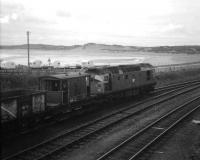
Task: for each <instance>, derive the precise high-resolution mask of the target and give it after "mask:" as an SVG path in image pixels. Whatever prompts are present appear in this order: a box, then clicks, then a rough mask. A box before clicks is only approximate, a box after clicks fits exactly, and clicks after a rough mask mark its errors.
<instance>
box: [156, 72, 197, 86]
mask: <svg viewBox="0 0 200 160" xmlns="http://www.w3.org/2000/svg"><path fill="white" fill-rule="evenodd" d="M194 79H199V80H200V69H187V70H186V69H184V70H180V71H173V72H162V73H159V74H158V75H156V81H157V86H164V85H168V84H171V83H178V82H183V81H189V80H194Z"/></svg>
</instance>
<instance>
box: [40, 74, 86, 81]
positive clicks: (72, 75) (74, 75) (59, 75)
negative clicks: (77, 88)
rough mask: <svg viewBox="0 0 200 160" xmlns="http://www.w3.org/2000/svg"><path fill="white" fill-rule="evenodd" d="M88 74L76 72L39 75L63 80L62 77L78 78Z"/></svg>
mask: <svg viewBox="0 0 200 160" xmlns="http://www.w3.org/2000/svg"><path fill="white" fill-rule="evenodd" d="M85 76H88V74H85V73H80V74H79V73H77V74H70V75H68V74H53V75H48V76H41V77H40V79H57V80H64V79H70V78H78V77H85Z"/></svg>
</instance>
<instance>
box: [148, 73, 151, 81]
mask: <svg viewBox="0 0 200 160" xmlns="http://www.w3.org/2000/svg"><path fill="white" fill-rule="evenodd" d="M150 79H151V72H150V71H147V80H150Z"/></svg>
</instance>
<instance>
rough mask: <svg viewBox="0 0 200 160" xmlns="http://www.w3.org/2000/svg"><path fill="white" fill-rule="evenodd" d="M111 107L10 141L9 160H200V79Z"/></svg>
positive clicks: (4, 148) (5, 143) (5, 144)
mask: <svg viewBox="0 0 200 160" xmlns="http://www.w3.org/2000/svg"><path fill="white" fill-rule="evenodd" d="M109 105H110V104H108V105H104V106H102V108H101V109H98V110H96V111H91V112H89V113H87V114H83V115H79V116H75V117H73V118H70V119H64V118H63V117H62V118H61V117H59V118H58V117H57V118H56V119H54V122H51V123H49V124H48V125H43V126H40V127H38V128H37V129H35V130H27V131H23V132H22V133H20V134H18V135H16V136H13V137H12V138H11V139H8V138H7V139H6V138H5V139H6V140H5V141H3V145H2V155H3V159H7V160H11V159H15V160H21V159H30V160H32V159H35V160H41V159H48V160H49V159H52V160H53V159H56V160H58V159H61V160H62V159H69V160H79V159H87V160H90V159H91V160H92V159H96V160H103V159H115V160H116V159H195V160H196V159H199V154H200V153H199V152H198V151H199V148H198V146H199V144H198V140H199V138H200V137H199V135H200V132H199V131H200V130H199V127H200V126H199V124H198V123H193V122H194V121H195V122H196V121H197V122H198V121H199V120H200V118H199V114H200V81H199V80H195V81H188V82H184V83H175V84H173V85H171V84H170V85H165V86H162V87H157V88H156V89H155V90H154V91H153V92H151V93H149V94H147V95H143V96H139V97H137V98H136V100H127V101H126V102H123V103H120V104H114V105H112V107H109ZM174 142H176V143H174ZM195 147H196V148H197V149H195ZM188 149H189V150H188ZM183 153H184V154H183Z"/></svg>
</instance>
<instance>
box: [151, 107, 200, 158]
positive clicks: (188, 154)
mask: <svg viewBox="0 0 200 160" xmlns="http://www.w3.org/2000/svg"><path fill="white" fill-rule="evenodd" d="M193 120H200V109H198V110H197V112H196V113H195V114H193V116H192V117H191V118H189V119H188V120H187V121H185V122H184V123H183V124H181V125H180V126H179V127H178V128H177V129H176V132H175V133H174V132H173V134H170V135H169V136H167V137H166V138H165V139H164V142H162V143H161V144H160V145H159V146H157V147H156V148H159V149H158V150H156V151H155V152H154V153H153V154H152V155H151V157H150V158H148V159H149V160H200V125H197V124H195V123H193Z"/></svg>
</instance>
